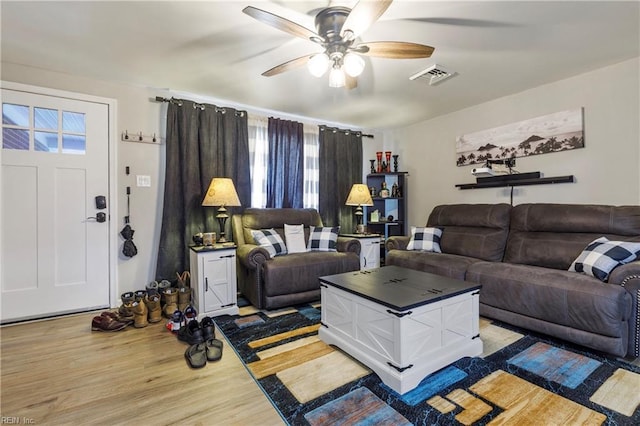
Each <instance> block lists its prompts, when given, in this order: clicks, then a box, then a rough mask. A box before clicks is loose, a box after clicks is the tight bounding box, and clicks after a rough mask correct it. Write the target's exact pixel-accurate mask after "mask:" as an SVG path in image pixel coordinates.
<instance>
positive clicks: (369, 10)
mask: <svg viewBox="0 0 640 426" xmlns="http://www.w3.org/2000/svg"><path fill="white" fill-rule="evenodd" d="M392 1H393V0H360V1H359V2H358V3H356V5H355V6H354V7H353V9H352V10H351V13H349V16H347V19H346V20H345V21H344V25H343V26H342V31H341V34H342V37H344V38H345V39H347V40H354V39H355V38H356V37H358V36H360V34H362V33H363V32H365V31H366V30H367V28H369V27H370V26H371V24H373V23H374V22H376V21H377V20H378V18H379V17H380V16H381V15H382V14H383V13H384V12H385V11H386V10H387V8H388V7H389V5H390V4H391V2H392Z"/></svg>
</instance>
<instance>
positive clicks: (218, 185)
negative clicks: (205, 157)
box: [202, 178, 241, 207]
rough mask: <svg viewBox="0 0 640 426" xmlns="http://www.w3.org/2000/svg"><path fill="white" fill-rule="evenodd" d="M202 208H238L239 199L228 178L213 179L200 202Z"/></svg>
mask: <svg viewBox="0 0 640 426" xmlns="http://www.w3.org/2000/svg"><path fill="white" fill-rule="evenodd" d="M202 205H203V206H223V207H226V206H240V205H241V204H240V199H239V198H238V193H237V192H236V188H235V186H233V181H232V180H231V179H229V178H213V179H211V183H210V184H209V189H208V190H207V193H206V194H205V196H204V200H202Z"/></svg>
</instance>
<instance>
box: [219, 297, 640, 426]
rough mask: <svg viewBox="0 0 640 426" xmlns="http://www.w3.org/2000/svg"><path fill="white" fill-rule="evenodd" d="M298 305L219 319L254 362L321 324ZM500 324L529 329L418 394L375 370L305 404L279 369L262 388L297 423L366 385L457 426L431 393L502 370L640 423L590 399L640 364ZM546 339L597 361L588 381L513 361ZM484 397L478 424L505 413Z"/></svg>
mask: <svg viewBox="0 0 640 426" xmlns="http://www.w3.org/2000/svg"><path fill="white" fill-rule="evenodd" d="M297 308H298V312H294V313H290V314H286V315H282V316H277V317H273V318H270V317H268V316H267V315H265V314H264V313H262V312H258V313H256V314H253V315H256V316H258V317H260V318H261V319H263V320H264V321H263V322H259V321H258V322H255V325H253V326H250V327H245V328H239V327H238V326H237V325H236V322H235V321H236V320H237V319H238V318H239V317H238V316H228V315H225V316H220V317H216V318H215V319H214V320H215V322H216V324H217V325H218V327H219V328H220V330H221V331H222V332H223V333H224V335H225V336H226V337H227V339H228V340H229V342H230V343H231V345H232V346H233V348H234V349H235V350H236V352H237V354H238V355H239V356H240V358H241V359H242V361H243V362H244V363H245V364H248V363H251V362H254V361H257V360H258V357H257V356H256V350H255V349H252V348H250V347H249V346H248V343H249V342H251V341H254V340H256V339H260V338H263V337H268V336H272V335H274V334H278V333H282V332H286V331H290V330H293V329H297V328H301V327H304V326H309V325H313V324H317V323H318V322H319V321H320V310H319V309H316V308H314V307H311V306H308V305H304V306H299V307H297ZM494 324H496V325H498V326H501V327H504V328H507V329H510V330H513V331H516V332H519V333H521V334H523V335H524V337H523V338H521V339H519V340H518V341H516V342H515V343H512V344H511V345H509V346H507V347H505V348H503V349H501V350H500V351H498V352H496V353H494V354H492V355H489V356H488V357H486V358H484V359H483V358H479V357H474V358H469V357H466V358H462V359H460V360H458V361H457V362H455V363H453V364H452V365H451V366H449V367H445V368H444V369H443V370H441V371H440V372H436V373H434V374H432V375H431V376H429V377H427V378H425V380H424V381H423V383H421V384H420V385H419V387H420V386H423V388H424V389H423V393H422V394H420V395H417V396H415V395H414V396H412V395H410V394H411V392H409V393H408V394H405V395H403V396H402V395H398V394H397V393H396V392H394V391H393V390H391V389H390V388H388V387H387V386H386V385H385V384H384V383H382V382H381V381H380V379H379V378H378V376H377V375H376V374H374V373H371V374H369V375H367V376H365V377H362V378H360V379H358V380H355V381H352V382H350V383H347V384H346V385H344V386H340V387H338V388H336V389H335V390H333V391H331V392H328V393H326V394H324V395H321V396H320V397H318V398H316V399H314V400H311V401H309V402H307V403H305V404H300V403H299V402H298V401H297V399H296V398H295V397H294V396H293V395H292V394H291V392H289V390H288V389H287V387H286V386H285V385H284V384H283V383H282V382H281V381H280V380H279V379H278V378H277V377H276V375H275V374H274V375H270V376H267V377H264V378H263V379H260V380H257V382H258V384H259V385H260V386H261V387H262V389H263V390H264V392H265V394H266V395H267V396H268V397H269V398H270V400H271V401H272V403H273V404H274V406H275V407H276V408H277V409H278V411H280V413H281V415H282V417H283V419H285V420H286V421H287V422H288V423H289V424H291V425H307V424H309V422H308V421H307V420H306V419H305V414H307V413H310V412H312V411H313V410H316V409H318V408H320V407H322V406H324V405H325V404H327V403H330V402H331V401H334V400H336V399H337V398H340V397H342V396H344V395H347V394H348V393H350V392H352V391H355V390H357V389H359V388H363V387H364V388H367V389H368V390H370V391H371V392H372V393H373V394H374V395H376V396H377V397H378V398H379V399H381V400H382V401H384V402H385V403H386V404H388V405H389V406H390V407H392V408H393V409H394V410H395V411H397V412H398V413H400V414H401V415H402V416H404V417H405V418H406V419H408V420H409V421H410V422H411V423H412V424H414V425H455V424H460V423H459V422H458V421H457V420H455V416H456V414H458V413H459V412H460V411H462V409H461V408H460V407H458V408H456V409H455V410H454V411H452V412H449V413H446V414H442V413H440V412H439V411H438V410H436V409H434V408H433V407H432V406H431V405H429V404H428V403H427V402H426V401H427V400H428V398H429V397H430V396H432V395H433V394H434V393H437V394H438V395H442V396H444V395H447V394H448V393H449V392H451V391H453V390H455V389H464V390H467V391H468V389H469V388H470V387H471V386H472V385H474V384H475V383H477V382H478V381H479V380H480V379H482V378H483V377H486V376H487V375H489V374H490V373H492V372H495V371H496V370H499V369H500V370H503V371H505V372H507V373H510V374H513V375H515V376H517V377H519V378H521V379H524V380H526V381H528V382H530V383H533V384H535V385H537V386H539V387H541V388H543V389H546V390H548V391H550V392H552V393H554V394H557V395H560V396H562V397H564V398H567V399H569V400H572V401H575V402H576V403H578V404H580V405H582V406H584V407H587V408H590V409H592V410H594V411H596V412H599V413H603V414H604V415H605V416H606V418H607V419H606V421H605V423H604V424H606V425H611V426H613V425H639V424H640V409H638V408H637V409H636V410H635V412H634V413H633V416H632V417H627V416H624V415H622V414H620V413H618V412H616V411H613V410H610V409H607V408H605V407H603V406H600V405H598V404H595V403H593V402H591V401H589V397H590V396H591V395H592V394H593V393H594V392H595V391H596V390H597V389H598V388H599V387H600V386H601V385H602V383H604V382H605V381H606V380H607V379H608V378H609V377H611V375H612V374H613V372H614V371H615V370H617V369H619V368H622V369H626V370H629V371H632V372H634V373H639V374H640V367H636V366H634V365H632V364H629V363H627V362H624V360H620V359H617V358H615V357H610V356H608V355H606V354H599V353H595V352H591V351H588V350H586V349H585V348H583V347H580V346H575V345H571V344H568V343H566V342H563V341H559V340H555V339H552V338H550V337H547V336H544V335H540V334H536V333H533V332H529V331H526V330H522V329H519V328H517V327H513V326H510V325H507V324H502V323H499V322H496V321H494ZM311 334H315V333H311ZM301 337H305V336H297V337H295V338H292V340H295V339H298V338H301ZM540 342H542V343H544V344H547V345H550V346H552V347H554V348H560V349H563V350H566V351H570V352H572V353H575V354H579V355H582V356H584V357H587V358H588V359H590V360H593V361H594V362H593V363H590V367H591V371H590V372H589V373H588V375H585V377H584V380H582V381H581V382H580V383H578V382H577V381H573V382H571V383H569V386H567V385H563V384H561V383H558V382H557V381H554V380H552V379H548V378H544V377H542V376H540V375H538V374H535V373H532V372H531V371H529V370H527V369H526V368H522V367H521V366H519V365H517V363H514V362H513V360H512V359H514V358H516V357H517V356H518V355H519V354H521V353H522V352H523V351H526V350H527V349H529V348H531V347H532V346H534V345H536V344H538V343H540ZM278 344H282V342H279V343H278ZM267 348H268V346H267V347H262V348H260V349H261V350H262V349H267ZM444 373H446V374H444ZM439 374H440V376H442V377H440V378H439V379H438V380H439V381H438V380H435V381H437V382H438V383H436V384H433V383H430V382H432V381H434V378H437V377H438V375H439ZM429 387H431V388H429ZM468 392H469V391H468ZM484 402H485V403H487V404H489V405H491V406H492V410H491V412H489V413H488V414H486V415H485V416H484V417H482V418H481V419H480V420H479V421H478V422H476V423H474V425H485V424H487V423H489V422H490V421H491V420H492V419H494V418H495V417H496V416H498V415H499V414H500V413H501V412H502V409H501V408H499V407H498V406H495V405H494V404H492V403H491V402H488V401H484Z"/></svg>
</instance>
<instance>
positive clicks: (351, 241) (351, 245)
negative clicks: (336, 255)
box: [336, 237, 360, 256]
mask: <svg viewBox="0 0 640 426" xmlns="http://www.w3.org/2000/svg"><path fill="white" fill-rule="evenodd" d="M336 249H337V250H338V251H339V252H343V253H347V252H351V253H355V254H357V255H358V256H360V241H359V240H358V239H357V238H352V237H338V241H337V242H336Z"/></svg>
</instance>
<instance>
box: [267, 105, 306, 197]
mask: <svg viewBox="0 0 640 426" xmlns="http://www.w3.org/2000/svg"><path fill="white" fill-rule="evenodd" d="M268 132H269V168H268V171H267V202H266V206H267V207H292V208H302V207H303V201H304V198H303V197H304V192H303V188H304V163H303V162H304V131H303V125H302V123H298V122H297V121H289V120H281V119H279V118H273V117H270V118H269V128H268Z"/></svg>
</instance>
